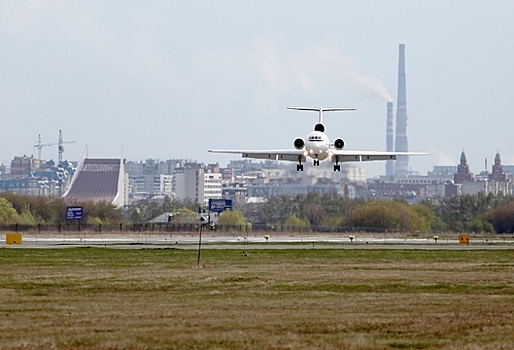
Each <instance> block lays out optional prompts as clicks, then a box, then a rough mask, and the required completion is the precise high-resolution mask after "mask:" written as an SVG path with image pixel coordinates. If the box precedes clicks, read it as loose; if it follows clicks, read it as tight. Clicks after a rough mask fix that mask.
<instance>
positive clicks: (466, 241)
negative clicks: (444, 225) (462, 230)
mask: <svg viewBox="0 0 514 350" xmlns="http://www.w3.org/2000/svg"><path fill="white" fill-rule="evenodd" d="M469 239H470V238H469V235H460V236H459V242H460V243H462V244H469Z"/></svg>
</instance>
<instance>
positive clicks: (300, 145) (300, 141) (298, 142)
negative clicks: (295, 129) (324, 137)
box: [294, 138, 305, 149]
mask: <svg viewBox="0 0 514 350" xmlns="http://www.w3.org/2000/svg"><path fill="white" fill-rule="evenodd" d="M304 146H305V141H304V140H303V139H302V138H297V139H296V140H294V148H296V149H303V147H304Z"/></svg>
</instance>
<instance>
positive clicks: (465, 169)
mask: <svg viewBox="0 0 514 350" xmlns="http://www.w3.org/2000/svg"><path fill="white" fill-rule="evenodd" d="M469 181H475V175H474V174H473V173H472V172H470V171H469V165H468V160H467V159H466V153H464V151H462V153H461V155H460V164H459V165H457V174H455V175H454V176H453V182H454V183H456V184H461V183H464V182H469Z"/></svg>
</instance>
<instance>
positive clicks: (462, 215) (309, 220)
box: [0, 192, 514, 233]
mask: <svg viewBox="0 0 514 350" xmlns="http://www.w3.org/2000/svg"><path fill="white" fill-rule="evenodd" d="M70 205H77V206H82V207H83V213H84V218H83V222H85V223H87V224H101V225H117V224H120V223H125V224H145V223H147V222H148V221H150V220H151V219H153V218H155V217H157V216H159V215H161V214H163V213H166V212H171V213H173V216H174V222H175V223H185V224H192V223H196V221H197V212H198V209H199V207H200V205H199V204H198V203H195V202H194V201H191V200H189V199H186V200H177V199H172V198H169V197H166V198H165V200H164V201H163V202H154V201H147V200H142V201H138V202H136V203H134V204H133V205H131V206H129V207H127V208H122V209H120V208H116V207H115V206H113V205H112V204H109V203H105V202H98V203H94V202H73V203H69V202H66V201H65V200H64V199H63V198H48V197H30V196H23V195H17V194H12V193H2V194H0V225H12V224H21V225H29V226H30V225H38V224H43V225H44V224H46V225H53V224H60V223H64V222H66V207H67V206H70ZM218 224H220V225H268V226H272V225H282V226H284V225H285V226H291V227H301V228H304V229H308V230H313V231H321V230H331V229H332V230H333V229H338V230H339V229H345V230H348V231H353V230H356V231H357V230H370V231H384V230H387V231H399V232H417V231H419V232H443V231H452V232H491V233H493V232H497V233H512V232H514V197H513V196H512V195H503V194H500V195H497V196H495V195H492V194H488V195H486V194H484V193H479V194H478V195H475V196H472V195H462V196H455V197H447V198H443V199H438V200H432V199H431V200H425V201H423V202H421V203H419V204H408V203H407V202H405V201H403V200H393V201H390V200H379V199H370V200H364V199H362V198H358V199H349V198H343V197H340V196H333V195H320V194H318V193H315V192H313V193H309V194H307V195H298V196H295V197H289V196H276V197H272V198H269V199H268V200H267V201H266V202H265V203H261V204H259V205H245V206H243V207H241V208H235V209H234V210H233V211H231V212H225V213H223V214H221V216H220V219H219V221H218Z"/></svg>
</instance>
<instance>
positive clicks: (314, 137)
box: [309, 136, 323, 142]
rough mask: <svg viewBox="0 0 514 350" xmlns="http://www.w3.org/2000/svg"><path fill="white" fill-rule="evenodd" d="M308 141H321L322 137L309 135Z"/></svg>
mask: <svg viewBox="0 0 514 350" xmlns="http://www.w3.org/2000/svg"><path fill="white" fill-rule="evenodd" d="M309 141H313V142H320V141H323V139H322V137H321V136H311V137H309Z"/></svg>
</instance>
